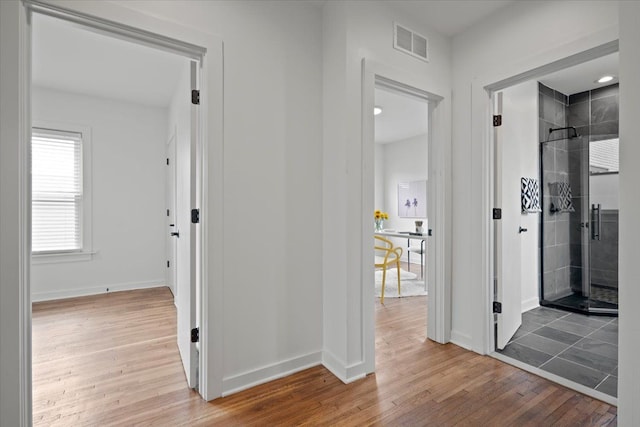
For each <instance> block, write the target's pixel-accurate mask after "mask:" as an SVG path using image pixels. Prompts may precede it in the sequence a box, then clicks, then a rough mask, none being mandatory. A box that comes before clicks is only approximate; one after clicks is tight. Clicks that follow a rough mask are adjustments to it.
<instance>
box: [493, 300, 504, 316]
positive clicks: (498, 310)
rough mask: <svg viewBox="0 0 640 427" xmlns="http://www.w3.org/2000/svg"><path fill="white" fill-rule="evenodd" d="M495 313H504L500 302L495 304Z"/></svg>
mask: <svg viewBox="0 0 640 427" xmlns="http://www.w3.org/2000/svg"><path fill="white" fill-rule="evenodd" d="M493 312H494V313H502V303H501V302H498V301H494V302H493Z"/></svg>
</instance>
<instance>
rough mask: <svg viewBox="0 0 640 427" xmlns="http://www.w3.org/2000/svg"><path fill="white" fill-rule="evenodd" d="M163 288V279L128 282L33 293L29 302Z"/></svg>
mask: <svg viewBox="0 0 640 427" xmlns="http://www.w3.org/2000/svg"><path fill="white" fill-rule="evenodd" d="M163 286H165V283H164V279H158V280H149V281H145V282H128V283H117V284H111V285H102V286H94V287H91V288H79V289H63V290H57V291H49V292H33V293H32V294H31V301H32V302H39V301H53V300H57V299H64V298H76V297H85V296H88V295H99V294H106V293H110V292H119V291H132V290H134V289H148V288H161V287H163Z"/></svg>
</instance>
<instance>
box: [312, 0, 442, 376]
mask: <svg viewBox="0 0 640 427" xmlns="http://www.w3.org/2000/svg"><path fill="white" fill-rule="evenodd" d="M323 13H324V20H323V30H324V32H323V37H324V51H323V62H324V64H323V66H324V70H323V72H324V87H323V91H324V116H323V119H324V135H323V206H324V208H323V212H324V225H323V237H322V241H323V246H324V248H325V250H324V253H323V262H324V268H323V272H324V278H323V291H324V295H323V301H324V331H323V332H324V364H325V366H327V367H329V369H331V370H332V372H334V373H335V374H336V375H338V376H339V377H340V378H341V379H343V380H345V381H351V380H353V379H356V378H358V377H360V376H362V375H364V374H366V373H368V372H371V371H373V369H374V366H373V360H372V359H371V360H369V359H367V358H365V353H366V352H367V351H368V350H367V349H368V348H369V347H368V346H369V345H370V343H369V342H368V339H369V337H368V336H367V334H368V333H369V331H368V329H367V324H366V322H365V319H366V318H367V316H368V312H367V311H368V310H369V309H370V308H372V307H373V303H374V302H373V301H362V292H363V291H362V286H363V284H362V283H363V278H362V275H363V273H362V271H363V270H362V262H363V261H362V258H361V255H362V248H361V245H362V242H363V238H364V237H363V234H362V233H363V227H362V224H363V221H366V223H369V224H370V223H371V221H372V220H371V213H370V212H369V210H371V211H372V210H374V209H375V208H374V206H373V205H372V206H370V208H368V209H367V212H365V213H362V211H363V206H362V203H363V196H365V195H364V194H363V189H364V191H367V192H369V191H371V194H370V195H369V194H367V195H366V197H371V202H373V192H374V189H373V182H370V183H368V182H365V183H363V182H362V175H363V170H362V163H363V162H362V160H363V147H362V117H361V110H362V65H361V60H362V59H363V58H366V60H367V61H369V63H370V64H374V63H375V64H381V65H382V66H385V67H389V69H392V70H394V73H395V74H396V75H400V74H402V75H403V76H405V77H406V76H408V75H409V76H412V78H413V77H415V79H414V80H413V81H412V83H413V82H416V83H417V84H419V85H422V86H424V87H428V88H429V89H430V91H431V92H432V93H436V94H438V95H440V96H443V97H444V98H445V100H444V101H442V104H441V105H442V108H443V110H444V111H448V108H450V107H449V105H450V104H449V102H450V98H449V95H450V93H451V85H450V78H451V56H450V42H449V39H448V38H446V37H443V36H440V35H439V34H438V33H436V32H435V31H433V30H432V29H431V28H429V27H428V26H425V25H424V24H423V23H422V22H420V19H419V18H417V17H414V16H411V15H409V14H407V13H403V12H400V11H398V10H396V9H395V8H394V6H393V4H392V2H371V1H355V2H326V3H325V5H324V7H323ZM394 21H395V22H398V23H401V24H403V25H406V26H407V27H409V28H412V29H413V30H415V31H416V32H418V33H420V34H423V35H425V36H427V37H428V38H429V47H430V62H428V63H427V62H424V61H420V60H418V59H416V58H413V57H411V56H408V55H406V54H403V53H401V52H399V51H397V50H395V49H393V47H392V46H393V23H394ZM405 83H406V82H405ZM444 121H445V122H446V123H445V124H444V125H443V132H442V135H443V140H444V141H446V142H445V144H447V145H448V140H449V118H448V113H447V114H446V117H445V120H444ZM364 149H366V150H371V151H373V150H374V148H373V147H364ZM365 158H366V155H365ZM372 166H373V165H369V166H368V167H372ZM366 173H368V172H365V174H366ZM371 179H374V178H373V172H371ZM369 186H370V187H369ZM369 188H370V190H369ZM445 286H447V285H446V284H445ZM363 326H364V327H363Z"/></svg>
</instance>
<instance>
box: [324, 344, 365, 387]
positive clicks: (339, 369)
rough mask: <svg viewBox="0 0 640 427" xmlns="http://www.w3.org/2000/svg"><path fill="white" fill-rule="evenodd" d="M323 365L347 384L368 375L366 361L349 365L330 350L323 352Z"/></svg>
mask: <svg viewBox="0 0 640 427" xmlns="http://www.w3.org/2000/svg"><path fill="white" fill-rule="evenodd" d="M322 365H323V366H324V367H325V368H327V369H328V370H329V371H330V372H331V373H332V374H333V375H335V376H336V377H337V378H338V379H339V380H340V381H342V382H343V383H345V384H349V383H352V382H354V381H357V380H359V379H361V378H364V377H366V376H367V372H365V364H364V362H358V363H354V364H352V365H349V366H347V365H346V363H344V362H342V361H341V360H340V359H338V358H337V357H336V356H335V355H334V354H333V353H331V352H330V351H328V350H324V351H323V352H322Z"/></svg>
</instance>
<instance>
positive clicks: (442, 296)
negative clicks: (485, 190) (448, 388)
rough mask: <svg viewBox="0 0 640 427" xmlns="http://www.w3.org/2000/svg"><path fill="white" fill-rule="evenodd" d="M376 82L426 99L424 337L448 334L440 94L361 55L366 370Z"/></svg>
mask: <svg viewBox="0 0 640 427" xmlns="http://www.w3.org/2000/svg"><path fill="white" fill-rule="evenodd" d="M376 86H382V87H385V88H388V89H392V90H394V91H397V92H402V93H405V94H409V95H411V96H415V97H418V98H421V99H424V100H426V101H428V120H429V122H428V129H429V130H428V141H429V142H428V177H429V179H428V181H427V192H428V194H429V195H431V197H428V203H427V217H428V219H429V227H431V228H432V229H433V237H430V238H429V244H427V265H428V266H427V273H428V276H427V277H428V294H429V297H428V299H427V301H428V303H427V304H428V309H427V313H428V318H427V325H426V331H427V337H428V338H429V339H431V340H433V341H436V342H439V343H443V344H444V343H447V342H449V341H450V336H451V286H450V284H451V191H450V188H451V144H450V143H449V141H448V140H447V133H446V126H447V123H448V122H447V114H448V113H450V109H449V110H448V108H449V104H448V102H447V101H446V99H445V98H444V97H443V96H441V95H438V94H437V93H436V91H435V90H433V88H431V87H429V86H428V85H425V83H424V78H420V77H419V76H415V75H413V74H411V73H409V72H407V71H405V70H400V69H397V68H395V67H391V66H388V65H385V64H382V63H379V62H376V61H373V60H370V59H366V58H364V59H362V106H361V107H362V113H361V117H362V148H361V150H362V153H361V155H362V181H361V182H362V205H361V218H362V220H361V224H362V229H361V236H362V239H361V253H362V260H361V267H362V269H361V274H362V276H361V277H362V284H361V292H362V299H361V301H362V303H363V305H364V306H363V307H362V314H363V319H362V325H363V334H362V337H363V338H362V354H363V355H364V362H365V369H366V372H373V371H374V370H375V306H374V304H372V302H373V301H375V296H374V289H373V287H372V286H371V283H373V282H374V266H373V263H372V262H370V261H369V260H372V259H373V255H374V253H373V245H372V234H373V231H372V221H371V213H372V212H373V211H374V200H373V199H374V197H373V195H374V165H375V163H374V145H375V141H374V124H375V119H374V116H373V113H372V112H373V107H374V105H375V88H376Z"/></svg>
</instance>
